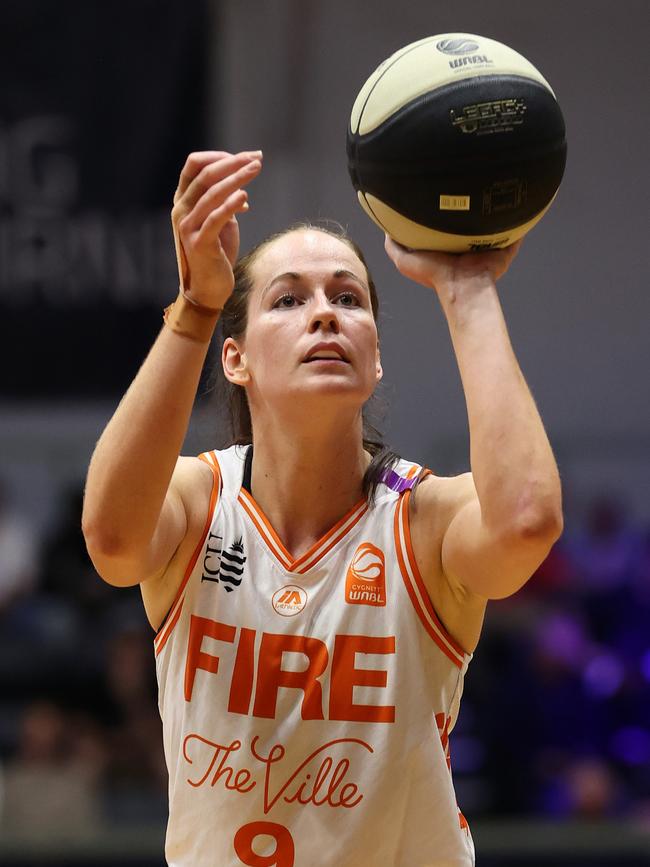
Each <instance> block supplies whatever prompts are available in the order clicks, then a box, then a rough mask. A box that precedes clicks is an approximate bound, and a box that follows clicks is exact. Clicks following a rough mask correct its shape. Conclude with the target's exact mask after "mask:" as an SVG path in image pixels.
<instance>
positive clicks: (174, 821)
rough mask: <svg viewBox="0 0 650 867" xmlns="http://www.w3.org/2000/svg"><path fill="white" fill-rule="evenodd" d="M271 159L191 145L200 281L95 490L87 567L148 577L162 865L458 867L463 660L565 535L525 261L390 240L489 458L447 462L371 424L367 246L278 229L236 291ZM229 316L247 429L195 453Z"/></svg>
mask: <svg viewBox="0 0 650 867" xmlns="http://www.w3.org/2000/svg"><path fill="white" fill-rule="evenodd" d="M261 166H262V155H261V153H259V152H253V153H239V154H226V153H221V152H209V153H198V154H192V155H191V156H190V157H189V158H188V160H187V163H186V165H185V167H184V169H183V171H182V174H181V177H180V182H179V187H178V190H177V193H176V197H175V205H174V210H173V225H174V230H175V238H176V243H177V253H178V259H179V265H180V273H181V287H182V289H183V290H184V292H181V294H180V295H179V298H178V300H177V301H176V302H175V303H174V305H172V306H171V307H170V308H168V309H167V311H166V313H165V322H166V324H165V326H164V327H163V329H162V331H161V333H160V334H159V336H158V338H157V340H156V342H155V344H154V346H153V348H152V350H151V352H150V353H149V356H148V358H147V359H146V361H145V362H144V364H143V365H142V368H141V369H140V371H139V373H138V375H137V376H136V378H135V380H134V382H133V384H132V385H131V387H130V388H129V390H128V392H127V393H126V395H125V397H124V399H123V400H122V402H121V404H120V406H119V408H118V409H117V411H116V413H115V415H114V416H113V418H112V420H111V421H110V423H109V424H108V426H107V428H106V430H105V431H104V433H103V435H102V437H101V439H100V441H99V443H98V445H97V448H96V450H95V453H94V455H93V458H92V461H91V465H90V469H89V473H88V481H87V487H86V500H85V507H84V519H83V523H84V532H85V536H86V540H87V544H88V548H89V551H90V554H91V556H92V559H93V561H94V563H95V565H96V567H97V569H98V571H99V572H100V574H101V575H102V576H103V577H104V578H105V579H106V580H107V581H109V582H110V583H112V584H115V585H131V584H134V583H140V585H141V588H142V595H143V598H144V605H145V608H146V611H147V615H148V617H149V620H150V621H151V624H152V625H153V627H154V628H155V629H156V630H157V636H156V641H155V647H156V660H157V670H158V680H159V687H160V709H161V714H162V718H163V731H164V744H165V753H166V759H167V764H168V768H169V778H170V783H169V792H170V818H169V826H168V832H167V844H166V854H167V858H168V861H169V863H170V864H173V865H188V867H189V865H192V867H196V865H206V867H207V865H210V867H213V865H219V867H227V865H242V864H244V865H251V867H256V865H257V867H262V865H279V867H290V865H296V867H303V865H324V867H327V865H340V867H370V865H372V867H389V865H390V867H393V865H401V867H424V865H429V867H432V865H436V867H443V865H445V867H452V865H453V867H461V865H463V867H465V865H471V864H473V863H474V854H473V845H472V840H471V836H470V833H469V829H468V827H467V822H466V821H465V819H464V817H463V816H462V814H461V813H460V811H459V809H458V807H457V805H456V800H455V795H454V790H453V785H452V781H451V774H450V770H449V768H450V760H449V733H450V731H451V729H452V727H453V725H454V722H455V719H456V716H457V713H458V704H459V701H460V696H461V692H462V684H463V677H464V674H465V671H466V669H467V666H468V663H469V660H470V658H471V655H472V652H473V651H474V649H475V647H476V644H477V642H478V638H479V633H480V629H481V624H482V620H483V614H484V610H485V605H486V601H487V600H488V599H499V598H502V597H505V596H508V595H509V594H512V593H514V592H515V591H516V590H517V589H518V588H520V587H521V586H522V585H523V584H524V582H525V581H526V580H527V579H528V578H529V576H530V575H531V574H532V573H533V572H534V571H535V569H536V568H537V566H538V565H539V564H540V563H541V562H542V560H543V559H544V558H545V557H546V555H547V553H548V551H549V549H550V547H551V546H552V545H553V543H554V541H555V540H556V539H557V538H558V536H559V534H560V532H561V528H562V509H561V492H560V481H559V476H558V471H557V467H556V464H555V461H554V459H553V454H552V451H551V448H550V446H549V443H548V440H547V437H546V434H545V432H544V427H543V425H542V421H541V419H540V417H539V414H538V412H537V410H536V407H535V404H534V402H533V399H532V397H531V395H530V392H529V390H528V388H527V386H526V382H525V381H524V378H523V375H522V373H521V371H520V369H519V366H518V364H517V361H516V359H515V356H514V354H513V351H512V347H511V345H510V341H509V338H508V333H507V330H506V325H505V322H504V319H503V315H502V312H501V308H500V305H499V300H498V296H497V292H496V289H495V281H496V280H497V279H498V278H499V277H500V276H501V275H502V274H503V273H504V272H505V271H506V270H507V268H508V266H509V264H510V262H511V261H512V258H513V256H514V254H515V252H516V251H515V249H514V248H511V249H508V250H501V251H496V252H490V253H485V254H480V255H463V256H450V255H444V254H434V253H412V252H408V251H406V250H404V249H403V248H401V247H399V246H398V245H396V244H394V243H392V242H390V241H388V240H387V242H386V250H387V252H388V255H389V256H390V257H391V259H392V260H393V262H394V263H395V265H396V266H397V268H398V269H399V270H400V271H401V272H402V273H403V274H405V275H406V276H408V277H411V278H412V279H414V280H416V281H418V282H420V283H423V284H424V285H426V286H428V287H430V288H431V289H432V290H434V291H435V292H436V293H437V296H438V299H439V301H440V304H441V305H442V308H443V310H444V313H445V315H446V318H447V321H448V324H449V329H450V333H451V337H452V342H453V347H454V351H455V354H456V358H457V360H458V365H459V369H460V374H461V378H462V383H463V387H464V391H465V396H466V400H467V411H468V417H469V426H470V436H471V468H472V472H471V473H466V474H463V475H461V476H458V477H452V478H441V477H437V476H435V475H433V474H432V473H429V472H428V471H427V470H425V469H423V468H421V467H420V466H419V465H418V464H415V463H411V462H409V461H405V460H401V459H398V458H396V457H395V456H391V453H388V452H387V451H386V450H382V449H381V448H380V447H379V446H378V445H377V444H376V443H372V442H371V441H370V440H369V439H368V438H367V437H365V438H364V426H363V418H362V408H363V406H364V404H365V403H366V401H367V400H368V398H369V397H370V395H371V394H372V392H373V390H374V388H375V386H376V384H377V382H378V380H379V379H380V377H381V363H380V356H379V348H378V341H377V327H376V308H377V300H376V295H375V290H374V286H373V284H372V281H371V278H370V275H369V273H368V270H367V268H366V266H365V263H364V261H363V259H362V257H361V254H360V252H359V251H358V250H357V248H356V247H355V246H354V245H352V243H351V242H350V241H348V240H347V239H345V238H342V237H337V236H333V235H331V234H329V233H327V232H325V231H323V230H320V229H313V228H300V229H296V230H292V231H289V232H286V233H282V234H280V235H278V236H274V237H273V238H272V239H271V240H269V241H268V242H266V243H263V244H262V245H261V246H260V247H259V248H257V250H256V251H255V252H254V253H253V255H252V256H249V257H247V258H245V259H244V260H242V262H241V263H240V264H239V265H238V267H237V268H236V269H235V271H236V275H235V276H236V287H235V290H234V292H233V286H234V284H235V276H234V275H233V267H234V263H235V260H236V257H237V253H238V240H239V238H238V229H237V222H236V214H237V213H239V212H242V211H245V210H246V209H247V193H246V185H247V184H248V183H249V182H250V181H251V180H252V179H253V178H255V177H256V176H257V175H258V174H259V172H260V170H261ZM222 310H223V311H224V312H223V322H224V326H225V334H226V337H225V341H224V345H223V352H222V366H223V371H224V375H225V377H226V379H227V380H228V382H229V383H230V385H231V387H232V389H233V391H234V393H235V395H239V403H238V406H239V419H238V421H237V427H238V431H239V434H240V435H241V437H242V438H243V440H244V441H245V442H248V443H249V445H247V446H233V447H231V448H229V449H225V450H222V451H215V452H209V453H206V454H204V455H202V456H200V457H199V458H194V457H179V456H178V455H179V451H180V449H181V445H182V443H183V438H184V436H185V432H186V428H187V425H188V419H189V416H190V411H191V408H192V403H193V400H194V397H195V392H196V389H197V384H198V381H199V375H200V372H201V368H202V365H203V362H204V359H205V356H206V351H207V348H208V343H209V340H210V337H211V335H212V332H213V329H214V327H215V325H216V322H217V320H218V319H219V317H220V316H221V311H222ZM424 399H426V398H424ZM416 482H418V486H417V493H414V492H413V490H412V489H413V487H414V485H415V484H416Z"/></svg>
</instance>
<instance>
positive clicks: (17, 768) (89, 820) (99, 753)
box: [2, 702, 104, 838]
mask: <svg viewBox="0 0 650 867" xmlns="http://www.w3.org/2000/svg"><path fill="white" fill-rule="evenodd" d="M82 721H83V726H80V725H79V724H77V725H74V724H73V720H72V718H70V717H69V716H68V715H66V713H65V712H64V711H63V710H62V709H61V708H59V707H56V706H55V705H54V704H51V703H49V702H37V703H35V704H32V705H30V706H28V707H27V708H26V709H25V712H24V714H23V718H22V724H21V729H20V734H19V742H18V747H17V750H16V753H15V755H14V756H13V758H12V759H11V760H10V761H9V762H8V764H7V767H6V770H5V773H4V781H3V782H4V799H3V815H2V827H3V828H4V829H5V830H7V829H10V830H11V832H12V834H15V835H17V836H26V835H28V836H30V837H34V836H37V835H43V836H47V837H48V838H52V837H59V838H60V837H78V836H80V835H83V834H90V833H92V832H93V831H96V829H97V827H98V825H99V815H100V811H99V801H98V779H99V774H100V771H101V768H102V764H103V761H104V756H103V749H102V746H101V739H100V736H99V733H98V731H97V729H96V727H95V726H94V725H93V724H92V723H91V722H89V721H87V720H82Z"/></svg>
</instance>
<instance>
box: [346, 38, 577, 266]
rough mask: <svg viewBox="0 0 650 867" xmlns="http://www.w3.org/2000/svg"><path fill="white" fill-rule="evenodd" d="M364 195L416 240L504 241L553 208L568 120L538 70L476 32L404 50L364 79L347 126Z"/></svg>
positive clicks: (373, 210)
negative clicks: (565, 119) (566, 121)
mask: <svg viewBox="0 0 650 867" xmlns="http://www.w3.org/2000/svg"><path fill="white" fill-rule="evenodd" d="M347 154H348V168H349V172H350V177H351V179H352V184H353V186H354V189H355V190H356V191H357V195H358V198H359V203H360V204H361V207H362V208H363V209H364V211H365V212H366V213H367V214H368V216H369V217H370V218H371V219H372V220H374V222H375V223H377V225H378V226H380V227H381V229H383V230H384V231H385V232H386V233H387V234H388V235H390V236H391V237H392V238H393V239H394V240H395V241H397V242H398V243H400V244H402V245H404V246H405V247H409V248H411V249H423V250H442V251H447V252H456V253H460V252H465V251H469V250H481V249H490V248H498V247H505V246H507V245H509V244H512V243H514V242H515V241H517V240H518V239H519V238H521V237H523V236H524V235H525V234H526V233H527V232H529V231H530V230H531V229H532V227H533V226H534V225H535V224H536V223H537V222H539V220H540V219H541V218H542V217H543V215H544V214H545V213H546V211H547V210H548V208H549V207H550V205H551V203H552V202H553V199H554V198H555V195H556V193H557V190H558V188H559V186H560V182H561V180H562V175H563V173H564V166H565V163H566V135H565V126H564V119H563V117H562V112H561V110H560V107H559V105H558V102H557V99H556V98H555V94H554V93H553V90H552V89H551V87H550V85H549V83H548V82H547V81H546V80H545V79H544V78H543V76H542V75H541V73H540V72H539V71H538V70H537V69H536V68H535V67H534V66H533V64H532V63H530V62H529V61H528V60H526V58H525V57H522V55H521V54H518V53H517V52H516V51H514V50H513V49H512V48H509V47H508V46H507V45H503V44H502V43H500V42H496V41H495V40H493V39H487V38H485V37H484V36H475V35H473V34H470V33H444V34H438V35H437V36H429V37H427V38H425V39H421V40H419V41H418V42H413V43H411V44H410V45H407V46H405V47H404V48H401V49H400V50H399V51H397V52H395V54H393V55H392V56H391V57H389V58H388V59H387V60H385V61H384V62H383V63H382V64H381V65H380V66H378V67H377V69H376V70H375V71H374V72H373V73H372V75H371V76H370V77H369V78H368V80H367V81H366V82H365V84H364V85H363V87H362V88H361V90H360V91H359V94H358V96H357V98H356V100H355V102H354V106H353V108H352V114H351V117H350V126H349V128H348V133H347Z"/></svg>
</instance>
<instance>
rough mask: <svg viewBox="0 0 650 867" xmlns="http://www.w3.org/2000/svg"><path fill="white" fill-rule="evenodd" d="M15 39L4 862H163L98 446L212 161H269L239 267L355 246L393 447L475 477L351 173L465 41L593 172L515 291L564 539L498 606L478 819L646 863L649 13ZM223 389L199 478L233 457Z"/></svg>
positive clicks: (631, 3)
mask: <svg viewBox="0 0 650 867" xmlns="http://www.w3.org/2000/svg"><path fill="white" fill-rule="evenodd" d="M2 12H3V16H2V27H1V29H0V49H1V50H0V70H1V80H2V82H3V86H2V90H1V91H0V358H1V366H0V370H1V371H2V374H1V376H0V861H1V862H2V863H3V864H6V865H13V864H15V865H23V867H24V865H47V864H59V865H67V864H85V865H93V864H97V865H99V864H102V865H106V867H110V865H114V864H118V863H119V864H121V865H123V867H131V865H141V867H145V865H161V864H162V863H163V857H162V841H163V836H164V824H165V821H166V771H165V767H164V760H163V756H162V739H161V727H160V720H159V717H158V711H157V707H156V686H155V679H154V666H153V652H152V647H151V641H152V637H153V635H152V632H151V630H150V628H149V627H148V625H147V623H146V620H145V617H144V614H143V611H142V606H141V603H140V599H139V593H138V591H137V589H134V590H122V591H118V590H115V589H112V588H110V587H108V586H107V585H105V584H104V583H103V582H102V581H101V580H100V579H99V578H98V576H97V575H96V574H95V572H94V570H93V567H92V565H91V563H90V561H89V560H88V558H87V556H86V553H85V546H84V543H83V539H82V536H81V533H80V528H79V523H80V510H81V502H82V492H83V480H84V476H85V471H86V468H87V465H88V461H89V459H90V455H91V453H92V449H93V447H94V444H95V442H96V440H97V438H98V436H99V434H100V433H101V430H102V429H103V427H104V425H105V424H106V422H107V421H108V419H109V418H110V416H111V414H112V412H113V411H114V409H115V406H116V404H117V402H118V401H119V399H120V396H121V395H122V394H123V393H124V391H125V389H126V388H127V386H128V384H129V382H130V380H131V378H132V377H133V375H134V374H135V372H136V371H137V369H138V366H139V364H140V363H141V361H142V360H143V358H144V356H145V354H146V352H147V350H148V347H149V346H150V344H151V342H152V341H153V339H154V338H155V335H156V334H157V332H158V330H159V328H160V327H161V311H162V308H163V307H164V306H165V305H166V304H168V303H169V302H170V301H171V300H173V298H174V297H175V294H176V291H177V275H176V264H175V259H174V253H173V244H172V237H171V232H170V228H169V210H170V207H171V201H172V197H173V192H174V189H175V187H176V183H177V179H178V174H179V172H180V169H181V167H182V165H183V163H184V161H185V158H186V155H187V154H188V153H189V152H190V151H192V150H200V149H226V150H241V149H257V148H262V149H263V150H264V153H265V167H264V171H263V173H262V176H261V177H260V178H259V179H258V180H257V181H256V182H255V183H254V184H253V185H252V186H251V188H250V201H251V211H250V213H249V214H247V215H245V216H244V217H243V218H242V219H241V221H240V222H241V230H242V246H243V248H247V247H249V246H251V245H252V244H253V243H255V242H257V241H258V240H260V239H261V238H262V237H263V236H264V235H266V234H268V233H270V232H271V231H275V230H277V229H279V228H281V227H283V226H285V225H287V224H289V223H291V222H293V221H295V220H301V219H307V218H312V219H314V218H334V219H336V220H338V221H340V222H341V223H343V225H345V226H346V227H347V228H348V230H349V231H350V233H351V234H352V236H353V237H354V238H355V239H357V240H358V241H359V242H360V243H361V245H362V247H363V248H364V249H365V251H366V253H367V256H368V258H369V262H370V266H371V269H372V271H373V273H374V276H375V280H376V282H377V284H378V287H379V290H380V295H381V304H382V313H381V320H380V331H381V340H382V354H383V362H384V368H385V380H384V383H383V385H382V393H381V398H382V404H383V405H384V407H385V412H384V417H383V418H381V419H380V421H379V426H380V427H381V429H382V430H383V432H384V434H385V438H386V440H387V442H389V443H390V444H391V445H392V446H393V447H394V448H395V449H396V450H397V451H399V452H400V453H401V454H403V455H404V456H405V457H407V458H410V459H414V460H418V461H421V462H423V463H426V464H427V465H428V466H430V467H431V468H432V469H433V470H434V472H436V473H437V474H439V475H454V474H456V473H460V472H465V471H466V470H468V469H470V466H469V439H468V429H467V416H466V411H465V403H464V398H463V393H462V388H461V383H460V377H459V374H458V370H457V366H456V362H455V358H454V354H453V350H452V346H451V341H450V339H449V334H448V331H447V326H446V322H445V319H444V316H443V314H442V311H441V309H440V307H439V304H438V302H437V300H436V298H435V295H434V294H433V293H431V292H428V291H427V290H425V289H424V288H423V287H420V286H416V285H412V284H409V283H408V282H407V281H405V280H404V279H402V278H401V277H400V276H399V275H398V274H397V273H396V272H395V270H394V268H393V266H392V265H391V264H390V263H389V261H388V260H387V259H386V257H385V255H384V252H383V237H382V236H381V234H380V233H379V231H378V230H377V229H376V227H375V226H374V224H372V223H370V221H369V220H368V219H367V218H366V217H365V215H364V214H363V213H362V211H361V209H360V208H359V206H358V204H357V203H356V199H355V195H354V192H353V190H352V186H351V184H350V182H349V179H348V176H347V169H346V158H345V131H346V125H347V122H348V118H349V112H350V109H351V106H352V103H353V101H354V97H355V95H356V93H357V91H358V89H359V88H360V86H361V84H362V83H363V82H364V81H365V79H366V78H367V76H368V75H369V74H370V72H371V71H372V70H373V69H374V68H375V67H376V66H377V65H378V64H379V63H380V62H381V61H382V60H383V59H384V58H385V57H387V56H388V55H389V54H391V53H392V52H393V51H395V50H397V49H398V48H400V47H401V46H403V45H405V44H407V43H409V42H411V41H414V40H416V39H419V38H422V37H424V36H428V35H432V34H434V33H442V32H447V31H465V32H470V33H472V32H473V33H480V34H483V35H485V36H489V37H492V38H495V39H498V40H500V41H502V42H505V43H507V44H509V45H511V46H512V47H514V48H515V49H516V50H518V51H519V52H520V53H522V54H524V55H525V56H526V57H527V58H528V59H529V60H531V61H532V62H533V63H534V64H535V65H536V66H537V67H538V68H539V69H540V70H541V72H542V74H543V75H544V76H545V77H546V78H547V80H548V81H549V82H550V83H551V85H552V87H553V88H554V90H555V93H556V95H557V97H558V100H559V102H560V104H561V106H562V109H563V111H564V115H565V120H566V124H567V130H568V142H569V156H568V163H567V170H566V174H565V178H564V181H563V184H562V187H561V189H560V193H559V195H558V198H557V200H556V202H555V204H554V205H553V208H552V209H551V211H550V212H549V214H548V215H547V216H546V217H545V218H544V220H543V221H542V222H541V223H540V224H539V226H537V227H536V228H535V229H534V231H533V232H532V233H531V235H530V236H529V237H528V239H527V240H526V242H525V243H524V246H523V249H522V251H521V252H520V254H519V257H518V259H517V261H516V262H515V264H514V265H513V267H512V268H511V270H510V272H509V273H508V275H507V276H506V277H505V278H504V279H503V281H502V282H501V283H500V284H499V288H500V297H501V301H502V305H503V308H504V312H505V315H506V320H507V322H508V325H509V329H510V335H511V339H512V343H513V346H514V348H515V352H516V354H517V357H518V359H519V361H520V364H521V367H522V369H523V372H524V375H525V376H526V378H527V381H528V383H529V385H530V387H531V390H532V392H533V395H534V396H535V399H536V401H537V404H538V407H539V409H540V412H541V414H542V417H543V419H544V421H545V424H546V428H547V431H548V434H549V437H550V440H551V443H552V444H553V448H554V450H555V454H556V457H557V460H558V464H559V467H560V472H561V475H562V479H563V488H564V507H565V533H564V536H563V538H562V539H561V540H560V542H558V544H557V545H556V546H555V548H554V549H553V551H552V553H551V554H550V556H549V557H548V559H547V561H546V562H545V563H544V564H543V565H542V567H541V568H540V569H539V571H538V573H537V574H536V575H535V577H534V578H533V579H532V580H531V582H530V583H529V585H528V586H527V587H526V588H525V589H524V590H523V591H522V592H521V593H519V594H518V595H517V596H515V597H513V598H511V599H508V600H505V601H501V602H495V603H492V604H491V606H490V607H489V610H488V616H487V621H486V626H485V632H484V636H483V638H482V641H481V644H480V645H479V648H478V650H477V653H476V655H475V658H474V660H473V662H472V664H471V666H470V670H469V674H468V678H467V685H466V692H465V697H464V702H463V706H462V708H461V714H460V718H459V722H458V725H457V727H456V730H455V733H454V735H453V737H452V767H453V770H454V776H455V782H456V789H457V795H458V801H459V804H460V807H461V809H462V810H463V813H464V814H465V815H466V816H467V817H468V820H469V822H470V826H471V828H472V831H473V835H474V838H475V841H476V845H477V850H478V863H479V864H481V865H486V867H489V865H519V867H526V865H542V864H548V863H551V862H552V863H553V864H554V865H556V867H562V865H564V864H566V865H578V864H580V865H585V867H586V865H589V867H591V865H611V867H620V865H628V867H631V865H641V864H650V411H649V406H650V401H649V397H650V394H649V391H650V389H649V387H648V374H649V372H650V341H649V339H648V323H649V322H650V301H649V296H648V292H647V288H646V283H647V274H648V265H649V262H648V243H647V238H646V234H647V202H648V193H649V190H648V171H647V152H648V122H647V99H644V98H643V93H644V91H643V86H642V85H643V82H644V81H645V82H647V73H648V61H647V58H648V50H647V45H648V40H649V39H650V27H649V26H648V25H649V23H650V15H649V12H650V8H649V7H648V3H647V0H621V2H619V3H617V4H614V3H612V2H611V0H574V2H571V3H567V2H564V0H546V2H544V3H543V4H528V3H522V2H520V0H491V2H489V3H486V2H484V0H483V2H480V0H456V2H455V3H454V4H449V3H447V2H441V0H426V2H425V0H412V2H409V3H399V4H397V3H394V2H388V0H374V2H372V3H368V2H364V0H328V2H317V0H269V2H265V3H262V2H254V0H220V2H219V0H186V2H184V3H181V2H167V3H161V2H153V0H128V2H127V0H111V2H104V0H96V2H92V3H89V2H83V0H61V2H58V3H51V2H48V0H21V2H20V3H5V4H3V8H2ZM406 335H408V340H405V339H404V338H405V336H406ZM214 360H215V359H214V356H213V358H212V360H211V362H210V363H209V364H213V363H214ZM211 380H212V378H211V376H209V375H206V377H205V381H204V383H203V385H202V387H201V394H200V396H199V398H198V399H197V404H196V411H195V414H194V417H193V421H192V425H191V429H190V432H189V434H188V439H187V442H186V445H185V448H184V453H186V454H196V453H197V452H199V451H201V450H203V449H208V448H212V447H214V446H215V445H218V444H219V437H220V432H219V428H218V422H217V415H216V410H215V398H214V395H213V393H212V391H213V389H212V387H211ZM369 867H371V865H369Z"/></svg>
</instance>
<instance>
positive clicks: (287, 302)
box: [273, 292, 298, 308]
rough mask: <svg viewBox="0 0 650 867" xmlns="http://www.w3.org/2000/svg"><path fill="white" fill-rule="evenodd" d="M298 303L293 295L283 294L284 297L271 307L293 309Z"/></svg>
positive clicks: (289, 293)
mask: <svg viewBox="0 0 650 867" xmlns="http://www.w3.org/2000/svg"><path fill="white" fill-rule="evenodd" d="M297 303H298V299H297V298H296V296H295V295H292V294H291V292H285V294H284V295H281V296H280V297H279V298H278V299H277V301H276V302H275V303H274V304H273V307H285V308H291V307H295V306H296V304H297Z"/></svg>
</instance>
